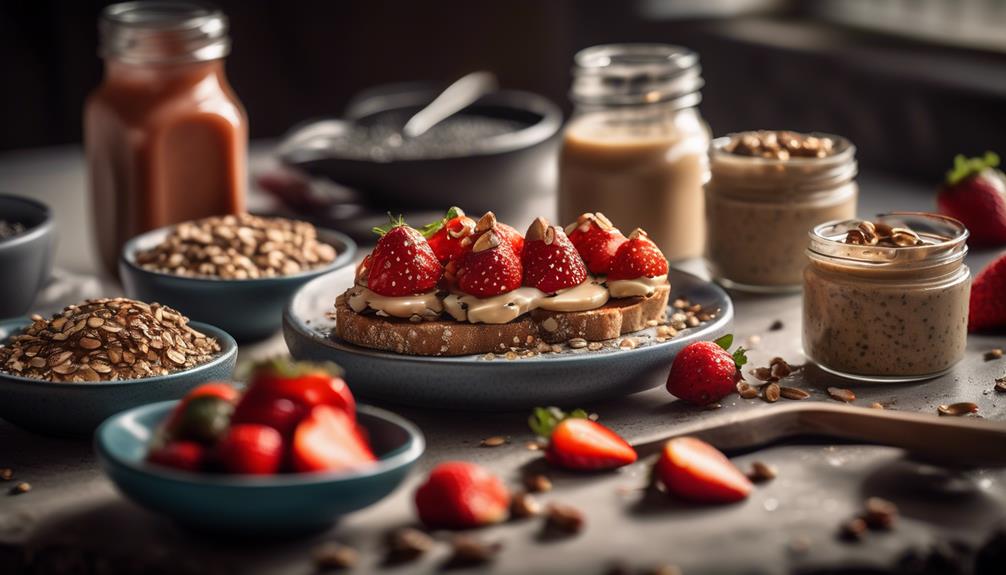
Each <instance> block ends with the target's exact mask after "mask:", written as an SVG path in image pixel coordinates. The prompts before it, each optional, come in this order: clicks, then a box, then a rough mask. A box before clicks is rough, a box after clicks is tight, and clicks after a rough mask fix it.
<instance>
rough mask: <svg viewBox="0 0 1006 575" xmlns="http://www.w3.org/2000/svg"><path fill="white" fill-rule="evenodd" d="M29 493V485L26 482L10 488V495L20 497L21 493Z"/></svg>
mask: <svg viewBox="0 0 1006 575" xmlns="http://www.w3.org/2000/svg"><path fill="white" fill-rule="evenodd" d="M29 491H31V483H28V482H26V481H22V482H21V483H18V484H17V485H15V486H14V487H11V488H10V494H11V495H21V494H22V493H28V492H29Z"/></svg>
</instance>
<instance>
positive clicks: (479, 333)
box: [335, 285, 671, 356]
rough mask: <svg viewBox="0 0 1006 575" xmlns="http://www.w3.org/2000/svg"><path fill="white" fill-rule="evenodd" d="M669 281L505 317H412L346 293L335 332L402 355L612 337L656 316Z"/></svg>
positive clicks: (501, 349)
mask: <svg viewBox="0 0 1006 575" xmlns="http://www.w3.org/2000/svg"><path fill="white" fill-rule="evenodd" d="M670 293H671V288H670V286H669V285H664V286H660V287H658V288H657V290H656V292H655V293H654V294H653V295H651V296H650V297H646V298H643V297H628V298H618V299H611V300H608V303H606V304H605V305H603V306H602V307H599V308H597V309H592V310H589V311H576V312H551V311H545V310H541V309H536V310H534V311H532V312H531V313H529V314H526V315H523V316H521V317H519V318H517V319H515V320H513V321H511V322H509V323H504V324H484V323H477V324H472V323H467V322H460V321H455V320H453V319H439V320H435V321H421V322H413V321H409V320H407V319H400V318H394V317H381V316H378V315H374V314H365V313H356V312H355V311H353V310H352V308H350V307H349V304H348V303H347V301H346V296H345V294H343V295H341V296H339V298H338V299H337V300H336V301H335V312H336V320H335V321H336V324H335V335H336V336H338V337H339V338H340V339H343V340H345V341H347V342H349V343H352V344H356V345H359V346H362V347H369V348H372V349H380V350H384V351H392V352H395V353H401V354H405V355H426V356H438V355H439V356H444V355H471V354H481V353H489V352H496V353H499V352H505V351H507V350H508V349H510V348H511V347H529V346H532V345H535V344H536V343H537V342H538V341H544V342H546V343H561V342H565V341H569V340H570V339H573V338H578V337H580V338H583V339H586V340H588V341H602V340H606V339H614V338H616V337H618V336H620V335H622V334H626V333H630V332H634V331H639V330H641V329H643V328H645V327H646V322H648V321H650V320H660V319H661V318H663V316H664V313H665V311H666V309H667V299H668V297H669V296H670Z"/></svg>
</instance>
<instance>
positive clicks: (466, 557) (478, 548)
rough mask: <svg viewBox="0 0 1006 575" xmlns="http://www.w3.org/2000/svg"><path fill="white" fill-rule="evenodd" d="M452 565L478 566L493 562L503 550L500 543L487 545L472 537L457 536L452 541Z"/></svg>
mask: <svg viewBox="0 0 1006 575" xmlns="http://www.w3.org/2000/svg"><path fill="white" fill-rule="evenodd" d="M451 544H452V546H453V548H454V554H453V555H452V556H451V560H450V563H451V564H452V565H477V564H480V563H486V562H488V561H491V560H492V559H493V558H494V557H496V555H497V554H498V553H499V552H500V550H501V549H503V544H502V543H499V542H494V543H485V542H483V541H481V540H479V539H477V538H476V537H474V536H472V535H456V536H455V537H454V539H453V540H452V541H451Z"/></svg>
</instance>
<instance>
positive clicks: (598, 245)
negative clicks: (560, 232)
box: [566, 212, 626, 275]
mask: <svg viewBox="0 0 1006 575" xmlns="http://www.w3.org/2000/svg"><path fill="white" fill-rule="evenodd" d="M566 234H567V235H568V236H569V241H571V242H573V245H574V246H576V251H577V252H579V253H580V257H582V258H583V261H584V263H585V264H587V269H588V270H590V273H592V274H598V275H607V274H608V272H610V271H611V262H612V260H614V258H615V253H616V252H617V251H618V248H619V246H621V245H622V244H623V243H625V240H626V238H625V236H623V235H622V232H620V231H618V229H617V228H615V227H614V226H613V225H611V220H609V219H608V218H606V217H605V216H604V214H602V213H601V212H596V213H593V214H581V215H580V217H579V218H577V219H576V222H574V223H572V224H570V225H568V226H566Z"/></svg>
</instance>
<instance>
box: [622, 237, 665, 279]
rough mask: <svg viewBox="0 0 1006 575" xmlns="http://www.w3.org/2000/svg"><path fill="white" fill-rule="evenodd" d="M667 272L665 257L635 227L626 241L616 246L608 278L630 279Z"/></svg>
mask: <svg viewBox="0 0 1006 575" xmlns="http://www.w3.org/2000/svg"><path fill="white" fill-rule="evenodd" d="M665 274H667V259H666V258H665V257H664V254H663V253H661V251H660V248H658V247H657V244H655V243H653V240H651V239H650V237H649V236H647V235H646V232H644V231H643V230H641V229H640V228H636V229H635V231H633V232H632V233H631V234H629V238H628V240H627V241H625V242H624V243H622V245H620V246H619V247H618V251H617V252H615V259H614V260H613V261H612V262H611V271H610V272H609V273H608V279H609V280H632V279H637V278H642V277H647V278H652V277H657V276H662V275H665Z"/></svg>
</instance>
